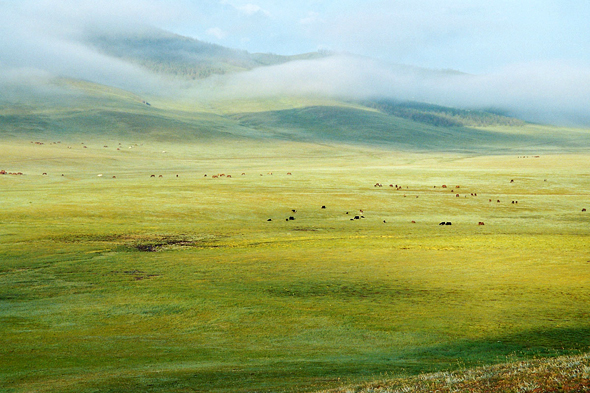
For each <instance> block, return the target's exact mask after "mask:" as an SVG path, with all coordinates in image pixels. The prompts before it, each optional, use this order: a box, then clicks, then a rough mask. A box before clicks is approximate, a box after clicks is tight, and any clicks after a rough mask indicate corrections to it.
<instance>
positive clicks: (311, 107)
mask: <svg viewBox="0 0 590 393" xmlns="http://www.w3.org/2000/svg"><path fill="white" fill-rule="evenodd" d="M53 84H54V87H59V88H60V89H61V92H60V93H56V94H54V95H46V96H43V97H29V98H26V99H25V98H23V99H22V100H21V101H20V102H19V103H12V104H5V105H3V106H2V108H0V134H1V135H2V136H3V137H4V138H8V137H11V138H26V139H29V138H30V139H35V138H37V139H38V138H47V139H68V138H69V139H70V140H72V141H77V140H79V139H81V138H82V139H94V140H96V139H99V140H114V139H123V140H130V141H155V142H170V143H192V144H194V143H205V142H207V143H213V142H216V141H217V142H223V141H230V140H234V141H238V140H250V141H253V142H255V141H262V140H265V141H268V140H271V141H272V140H274V141H291V142H305V143H316V144H318V143H320V144H326V143H327V144H333V145H340V144H344V145H350V146H368V147H371V146H372V147H379V148H384V149H395V150H407V151H433V150H434V151H455V152H478V153H499V152H516V151H517V152H518V153H522V154H529V153H530V154H533V153H534V152H538V151H551V150H556V149H561V150H563V149H566V150H579V149H584V148H587V147H589V146H590V141H589V138H588V136H587V133H586V132H584V131H583V130H568V129H557V128H555V127H544V126H538V125H531V124H526V123H524V122H522V121H520V120H518V119H513V118H508V117H504V116H500V115H496V114H492V113H487V112H482V111H466V110H460V109H454V108H446V107H441V106H435V105H429V104H421V103H391V102H384V101H376V102H363V103H351V102H344V101H338V100H328V99H321V98H313V99H312V98H309V99H306V98H298V99H293V100H289V99H283V100H274V101H273V100H257V99H250V100H242V101H241V102H240V103H239V104H236V103H232V102H227V103H226V102H214V103H206V102H200V103H199V102H189V101H173V100H171V99H167V98H163V97H159V96H152V97H147V98H146V97H142V96H139V95H136V94H133V93H130V92H127V91H124V90H121V89H116V88H112V87H108V86H103V85H98V84H93V83H90V82H83V81H74V80H69V79H57V80H55V81H54V82H53Z"/></svg>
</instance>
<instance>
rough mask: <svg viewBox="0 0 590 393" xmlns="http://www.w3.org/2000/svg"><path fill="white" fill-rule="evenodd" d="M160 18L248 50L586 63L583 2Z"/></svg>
mask: <svg viewBox="0 0 590 393" xmlns="http://www.w3.org/2000/svg"><path fill="white" fill-rule="evenodd" d="M174 4H176V5H175V6H174V7H178V8H180V9H182V8H183V7H184V9H185V10H186V13H184V15H182V16H180V15H179V16H180V17H178V18H175V17H174V15H170V17H171V19H170V20H168V21H166V20H161V21H159V23H162V26H164V27H166V28H167V29H169V30H172V31H175V32H177V33H180V34H184V35H189V36H192V37H195V38H199V39H202V40H206V41H209V42H214V43H218V44H221V45H226V46H231V47H235V48H241V49H246V50H248V51H251V52H273V53H280V54H295V53H302V52H309V51H315V50H318V49H330V50H335V51H345V52H351V53H355V54H360V55H365V56H370V57H374V58H378V59H383V60H387V61H392V62H397V63H404V64H412V65H419V66H425V67H430V68H452V69H457V70H461V71H465V72H472V73H483V72H490V71H493V70H494V69H497V68H500V67H504V66H506V65H510V64H514V63H522V62H532V61H555V60H559V61H571V62H576V63H584V64H587V63H590V23H588V20H590V2H589V1H587V0H584V1H580V0H568V1H563V0H561V1H556V0H537V1H529V0H524V1H522V0H519V1H515V0H512V1H506V0H491V1H489V0H488V1H485V0H484V1H481V0H471V1H468V0H463V1H459V0H450V1H440V0H439V1H436V0H394V1H381V0H373V1H357V0H344V1H314V0H303V1H280V2H277V1H268V0H260V1H256V0H254V1H249V0H222V1H194V0H193V1H188V0H186V1H184V2H174Z"/></svg>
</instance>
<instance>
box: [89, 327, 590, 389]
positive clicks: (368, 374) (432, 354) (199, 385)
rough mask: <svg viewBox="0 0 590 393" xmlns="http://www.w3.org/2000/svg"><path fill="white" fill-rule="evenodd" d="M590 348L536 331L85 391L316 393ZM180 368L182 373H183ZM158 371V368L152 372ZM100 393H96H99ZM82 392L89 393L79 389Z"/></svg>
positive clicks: (263, 363) (561, 333)
mask: <svg viewBox="0 0 590 393" xmlns="http://www.w3.org/2000/svg"><path fill="white" fill-rule="evenodd" d="M589 348H590V328H586V327H584V328H571V329H565V328H564V329H553V330H544V331H540V330H533V331H528V332H524V333H521V334H517V335H511V336H505V337H498V338H496V339H494V340H479V341H464V342H459V343H455V344H450V345H440V346H434V347H428V348H420V349H417V350H416V349H415V350H412V349H408V350H406V351H402V352H400V353H390V354H388V353H384V352H379V349H378V348H375V349H374V350H373V351H370V352H371V354H370V355H364V356H355V357H350V358H338V359H321V358H317V357H316V358H315V359H309V360H302V359H294V360H293V361H280V360H279V361H276V362H274V361H272V360H245V361H244V362H243V363H236V364H226V365H220V366H219V367H215V366H209V367H201V366H199V365H198V364H196V365H195V367H188V368H187V367H186V363H185V364H184V365H183V366H182V369H179V370H178V371H175V370H174V360H173V359H171V360H172V363H171V364H168V365H166V364H162V366H164V367H166V368H167V370H166V371H159V372H153V371H149V372H146V374H145V375H143V376H141V377H133V378H131V377H124V378H114V379H111V380H109V381H101V382H100V384H99V385H98V384H97V385H94V384H92V385H93V386H86V391H101V392H116V391H121V390H122V389H124V390H126V391H129V392H134V391H137V392H139V391H142V392H283V391H284V392H287V391H297V392H304V391H317V390H321V389H327V388H334V387H338V386H342V385H348V384H354V383H359V382H364V381H371V380H374V379H380V378H383V376H384V375H387V376H388V377H398V376H410V375H416V374H421V373H428V372H436V371H454V370H460V369H465V368H473V367H476V366H482V365H490V364H497V363H506V362H515V361H519V360H525V359H531V358H539V357H556V356H560V355H571V354H579V353H582V352H584V351H588V349H589ZM179 368H180V367H179ZM150 369H151V370H154V365H152V366H151V367H150ZM96 389H98V390H96ZM78 391H85V390H84V389H79V387H78Z"/></svg>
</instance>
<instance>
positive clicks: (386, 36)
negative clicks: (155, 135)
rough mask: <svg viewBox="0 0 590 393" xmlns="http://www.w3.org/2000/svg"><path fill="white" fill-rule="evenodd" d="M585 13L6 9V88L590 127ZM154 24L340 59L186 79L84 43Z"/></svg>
mask: <svg viewBox="0 0 590 393" xmlns="http://www.w3.org/2000/svg"><path fill="white" fill-rule="evenodd" d="M589 16H590V4H588V3H586V2H582V1H573V2H568V4H567V6H566V5H565V4H563V2H559V1H542V2H532V1H525V2H519V4H513V3H511V2H508V1H494V2H484V1H447V2H445V4H443V5H441V4H440V2H435V1H433V0H423V1H409V0H403V1H396V2H385V1H370V2H360V1H352V0H349V1H342V2H332V1H328V2H318V1H312V0H307V1H298V2H294V1H286V2H281V4H280V5H278V4H275V3H274V2H270V1H257V2H247V1H237V0H234V1H230V0H221V1H213V2H205V1H189V0H181V1H174V2H172V1H169V0H148V1H139V0H121V1H116V2H115V1H112V0H108V1H106V0H100V1H94V2H89V1H73V0H61V1H57V0H42V1H32V0H17V1H11V2H8V1H0V33H1V35H0V36H1V37H2V38H0V75H1V76H0V84H3V85H4V86H6V85H14V84H27V85H30V86H34V85H36V84H39V83H41V82H40V80H42V79H43V78H44V77H50V76H53V75H57V76H67V77H72V78H79V79H86V80H89V81H92V82H98V83H103V84H109V85H112V86H116V87H122V88H125V89H129V90H131V91H146V92H154V93H158V92H164V91H165V90H167V89H181V90H184V91H185V92H186V93H187V94H188V95H189V96H190V95H191V94H195V89H196V90H197V91H198V92H199V93H201V94H202V95H211V94H217V95H221V96H224V95H225V96H231V95H233V96H236V97H239V96H240V95H244V96H257V95H262V96H268V95H277V94H280V95H289V94H321V95H322V94H323V95H329V96H342V97H346V98H366V97H374V96H379V97H391V98H396V99H412V100H421V101H427V102H431V103H436V104H441V105H448V106H460V107H466V108H487V107H494V108H500V109H503V110H508V111H510V112H511V113H513V114H514V115H517V116H521V117H523V118H525V119H527V120H532V121H543V122H554V123H559V124H573V125H589V124H590V115H589V114H588V113H587V103H588V102H590V53H588V51H587V50H586V49H587V47H588V42H587V41H588V37H590V27H588V25H587V23H586V20H587V19H588V17H589ZM146 25H148V26H154V27H157V28H160V29H164V30H167V31H170V32H173V33H175V34H180V35H184V36H188V37H192V38H195V39H199V40H203V41H206V42H211V43H215V44H219V45H222V46H226V47H230V48H237V49H242V50H247V51H249V52H267V53H277V54H285V55H290V54H298V53H305V52H312V51H316V50H320V49H328V50H333V51H335V52H338V53H343V55H340V56H335V57H332V58H326V59H321V60H315V61H303V62H293V63H287V64H284V65H280V66H272V67H265V68H258V69H255V70H252V71H248V72H242V73H236V74H230V75H227V76H223V77H214V78H212V79H210V80H206V81H200V82H197V83H195V84H186V83H184V84H179V83H170V82H169V81H167V80H165V79H162V78H161V77H158V76H156V75H152V74H150V73H149V72H148V71H146V70H144V69H141V68H140V67H138V66H136V65H133V64H131V63H128V62H125V61H123V60H121V59H119V58H115V57H112V56H108V55H106V54H104V53H101V52H100V51H98V50H97V49H96V48H93V47H92V46H89V45H88V44H87V42H86V41H85V37H86V35H87V34H89V32H93V33H97V32H98V33H100V32H109V33H110V34H121V35H124V34H127V33H129V32H130V31H134V29H137V28H139V26H146ZM344 53H346V54H348V55H345V54H344ZM396 64H407V65H411V66H418V67H424V68H428V69H432V70H444V69H454V70H458V71H461V72H465V73H466V74H464V75H459V74H448V73H440V72H432V73H423V72H422V71H421V70H419V69H416V70H415V71H411V70H410V71H408V69H406V68H400V67H398V66H396ZM181 85H182V86H181ZM210 86H215V90H216V92H215V93H213V92H211V91H208V90H207V89H208V87H210ZM199 89H200V90H199ZM191 91H192V93H191Z"/></svg>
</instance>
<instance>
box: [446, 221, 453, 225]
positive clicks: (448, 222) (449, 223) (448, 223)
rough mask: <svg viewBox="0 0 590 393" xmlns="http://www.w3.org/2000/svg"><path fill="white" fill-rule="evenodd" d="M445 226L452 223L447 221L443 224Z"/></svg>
mask: <svg viewBox="0 0 590 393" xmlns="http://www.w3.org/2000/svg"><path fill="white" fill-rule="evenodd" d="M445 225H453V223H452V222H450V221H447V222H445Z"/></svg>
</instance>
